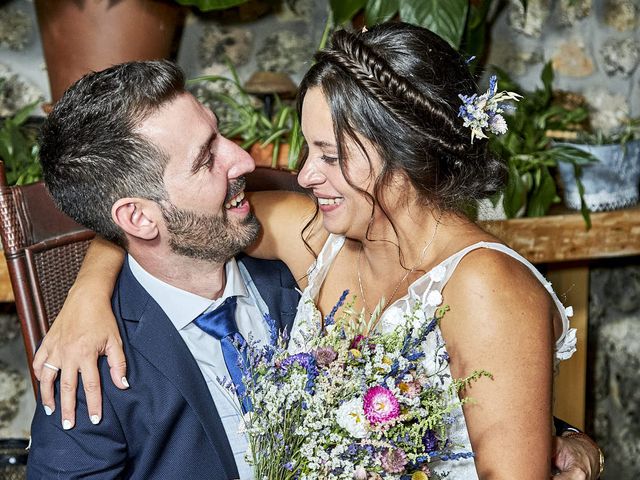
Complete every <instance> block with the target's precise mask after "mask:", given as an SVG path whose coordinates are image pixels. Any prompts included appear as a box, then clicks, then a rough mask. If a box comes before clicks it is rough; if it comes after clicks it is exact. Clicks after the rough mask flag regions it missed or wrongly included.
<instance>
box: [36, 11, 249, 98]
mask: <svg viewBox="0 0 640 480" xmlns="http://www.w3.org/2000/svg"><path fill="white" fill-rule="evenodd" d="M242 4H248V5H247V8H248V7H249V6H250V5H251V1H250V0H175V1H172V0H126V1H124V0H118V1H113V0H56V1H48V0H35V7H36V13H37V17H38V25H39V28H40V37H41V41H42V47H43V51H44V57H45V63H46V65H47V72H48V75H49V84H50V88H51V100H52V102H56V101H57V100H58V99H59V98H60V97H61V96H62V93H63V92H64V91H65V90H66V88H67V87H68V86H69V85H71V84H72V83H73V82H74V81H76V80H77V79H79V78H80V77H81V76H82V75H84V74H86V73H88V72H90V71H94V70H102V69H104V68H107V67H109V66H111V65H114V64H116V63H121V62H126V61H132V60H153V59H159V58H170V57H171V56H172V54H173V53H174V52H175V51H176V50H177V46H178V35H179V33H180V32H181V28H182V22H183V20H184V14H185V8H184V6H185V5H189V6H193V7H196V8H198V9H199V10H201V11H211V10H224V9H227V8H230V7H235V6H238V5H242Z"/></svg>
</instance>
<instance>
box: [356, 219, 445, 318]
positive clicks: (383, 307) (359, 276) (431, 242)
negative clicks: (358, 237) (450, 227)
mask: <svg viewBox="0 0 640 480" xmlns="http://www.w3.org/2000/svg"><path fill="white" fill-rule="evenodd" d="M441 218H442V212H440V215H439V216H438V219H437V220H436V228H435V229H434V230H433V235H432V236H431V239H429V241H428V242H427V244H426V245H425V246H424V248H423V249H422V252H421V253H420V258H418V263H416V264H415V265H414V266H413V267H412V268H411V269H410V270H408V271H407V273H405V274H404V276H403V277H402V278H401V279H400V281H399V282H398V283H397V284H396V286H395V288H394V289H393V292H392V293H391V296H390V297H389V298H388V299H387V300H386V301H385V303H384V305H383V306H382V308H381V309H380V312H383V311H384V309H385V308H387V306H388V305H389V302H390V301H391V299H392V298H393V297H395V295H396V293H398V289H399V288H400V285H402V283H403V282H404V281H405V280H406V279H407V277H409V275H411V274H412V273H413V272H415V271H416V269H417V268H418V267H419V266H420V265H422V262H423V261H424V256H425V255H426V253H427V251H428V250H429V247H430V246H431V244H433V241H434V240H435V238H436V234H437V233H438V227H439V226H440V219H441ZM362 250H364V244H360V251H359V252H358V260H357V261H356V272H357V274H358V286H359V287H360V294H361V295H362V303H363V305H364V309H365V311H366V312H367V313H369V315H371V313H372V312H371V310H369V307H368V306H367V298H366V297H365V295H364V288H362V276H361V275H360V257H361V256H362Z"/></svg>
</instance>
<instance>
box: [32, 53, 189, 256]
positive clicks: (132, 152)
mask: <svg viewBox="0 0 640 480" xmlns="http://www.w3.org/2000/svg"><path fill="white" fill-rule="evenodd" d="M184 91H185V79H184V73H183V72H182V70H181V69H180V67H178V66H177V65H175V64H174V63H172V62H169V61H166V60H158V61H145V62H130V63H123V64H119V65H115V66H113V67H110V68H107V69H106V70H102V71H100V72H93V73H90V74H88V75H85V76H84V77H82V78H81V79H80V80H78V81H77V82H76V83H74V84H73V85H72V86H71V87H69V89H68V90H67V91H66V92H65V93H64V95H63V96H62V98H61V99H60V100H59V101H58V102H57V103H56V105H55V106H54V108H53V110H52V111H51V113H50V114H49V115H48V117H47V119H46V121H45V122H44V125H43V127H42V131H41V135H40V162H41V163H42V170H43V177H44V181H45V184H46V185H47V188H48V189H49V191H50V192H51V195H52V197H53V199H54V201H55V202H56V204H57V205H58V207H59V208H60V209H61V210H62V211H63V212H65V213H66V214H67V215H69V216H70V217H71V218H73V219H74V220H76V221H77V222H78V223H81V224H82V225H84V226H86V227H87V228H90V229H92V230H94V231H95V232H96V233H98V234H100V235H102V236H103V237H104V238H106V239H107V240H110V241H113V242H115V243H118V244H120V245H122V246H126V237H125V236H124V233H123V232H122V230H121V229H120V228H119V227H118V226H117V225H116V224H115V223H114V222H113V220H112V218H111V207H112V205H113V204H114V203H115V202H116V201H117V200H118V199H120V198H125V197H140V198H146V199H149V200H153V201H156V202H160V201H162V200H165V199H166V198H167V194H166V190H165V187H164V181H163V174H164V169H165V167H166V165H167V163H168V155H167V154H166V153H165V152H163V151H161V150H160V149H159V148H158V147H157V146H156V145H153V144H152V143H151V142H149V141H148V140H147V139H146V138H144V137H143V136H142V135H140V134H139V133H136V132H135V128H136V126H137V125H139V124H140V122H142V121H144V120H145V119H146V118H148V116H149V115H151V114H152V113H154V112H155V111H157V110H158V108H159V107H160V106H161V105H163V104H164V103H166V102H169V101H171V100H173V99H174V98H175V97H176V96H178V95H179V94H180V93H183V92H184Z"/></svg>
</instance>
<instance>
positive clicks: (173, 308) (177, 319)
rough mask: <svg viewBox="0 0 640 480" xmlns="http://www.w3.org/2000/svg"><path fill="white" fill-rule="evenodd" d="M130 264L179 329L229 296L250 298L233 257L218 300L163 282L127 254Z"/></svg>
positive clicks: (143, 284)
mask: <svg viewBox="0 0 640 480" xmlns="http://www.w3.org/2000/svg"><path fill="white" fill-rule="evenodd" d="M127 261H128V262H129V268H131V272H132V273H133V276H134V277H135V279H136V280H137V281H138V282H139V283H140V285H142V287H143V288H144V289H145V290H146V291H147V293H148V294H149V295H151V298H153V299H154V300H155V301H156V303H158V305H160V308H162V310H163V311H164V313H166V314H167V316H168V317H169V320H171V323H173V325H174V326H175V327H176V329H178V330H181V329H183V328H184V327H186V326H187V325H188V324H189V323H191V322H192V321H193V320H194V319H195V318H196V317H197V316H198V315H200V314H201V313H203V312H204V311H207V310H213V309H215V308H217V307H218V305H220V304H221V303H222V302H224V301H225V300H226V299H227V298H229V297H233V296H237V297H247V296H248V295H249V292H248V291H247V287H246V285H245V284H244V282H243V280H242V275H241V274H240V270H239V268H238V264H237V263H236V260H235V258H231V259H230V260H228V261H227V262H226V263H225V265H224V269H225V275H226V280H227V281H226V283H225V287H224V291H223V292H222V295H221V296H220V298H217V299H215V300H211V299H209V298H206V297H201V296H200V295H196V294H195V293H191V292H188V291H186V290H182V289H181V288H178V287H174V286H173V285H171V284H169V283H166V282H163V281H162V280H160V279H159V278H156V277H154V276H153V275H151V274H150V273H149V272H147V271H146V270H145V269H144V268H142V266H140V264H139V263H138V262H137V261H136V260H135V259H134V258H133V257H132V256H131V255H127Z"/></svg>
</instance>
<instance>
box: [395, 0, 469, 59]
mask: <svg viewBox="0 0 640 480" xmlns="http://www.w3.org/2000/svg"><path fill="white" fill-rule="evenodd" d="M399 3H400V18H401V19H402V20H403V21H405V22H409V23H413V24H416V25H420V26H422V27H426V28H428V29H429V30H431V31H433V32H435V33H437V34H438V35H440V36H441V37H442V38H444V39H445V40H447V41H448V42H449V43H450V44H451V45H452V46H453V47H454V48H456V49H457V48H459V47H460V41H461V40H462V34H463V32H464V26H465V24H466V22H467V13H468V11H469V0H446V1H442V0H400V2H399Z"/></svg>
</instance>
